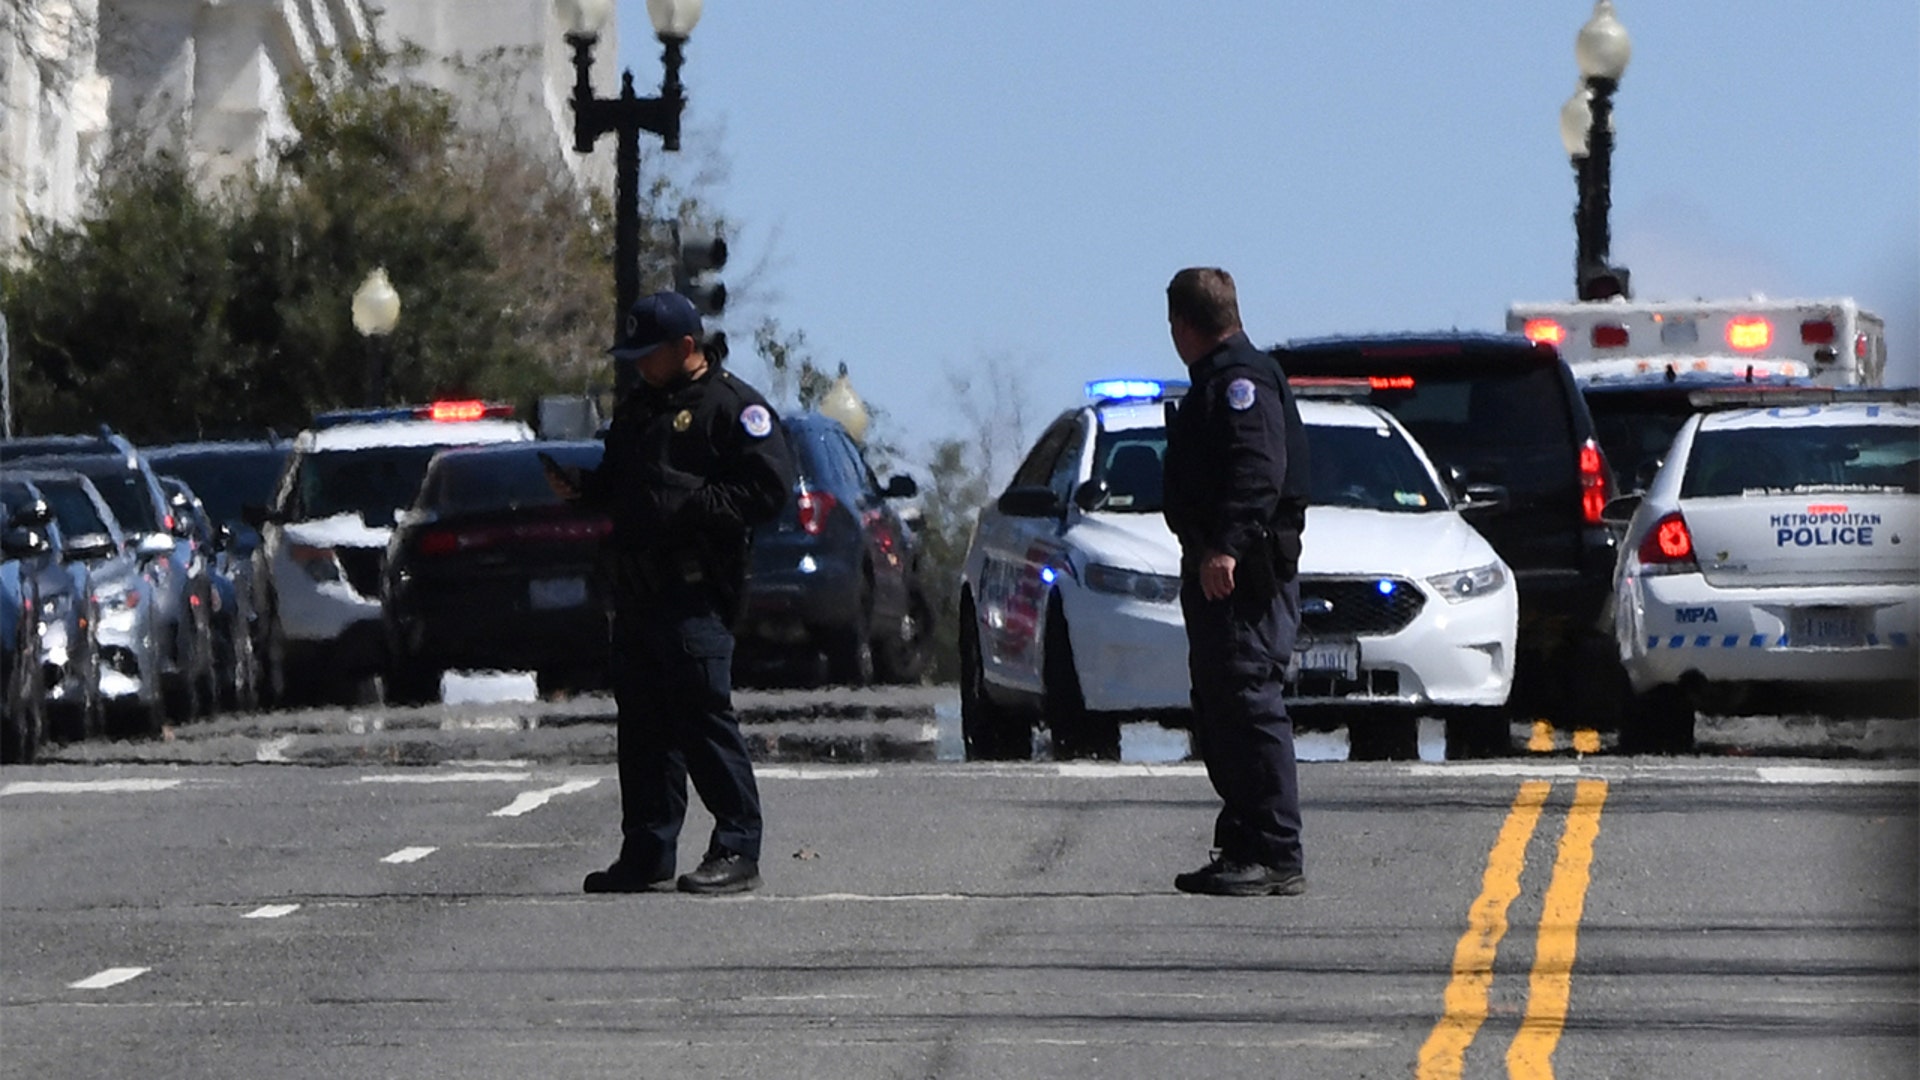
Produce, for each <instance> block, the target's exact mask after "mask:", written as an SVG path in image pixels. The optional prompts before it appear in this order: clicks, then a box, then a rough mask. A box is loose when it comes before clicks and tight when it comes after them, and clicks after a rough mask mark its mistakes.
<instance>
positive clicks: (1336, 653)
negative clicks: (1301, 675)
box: [1293, 641, 1360, 679]
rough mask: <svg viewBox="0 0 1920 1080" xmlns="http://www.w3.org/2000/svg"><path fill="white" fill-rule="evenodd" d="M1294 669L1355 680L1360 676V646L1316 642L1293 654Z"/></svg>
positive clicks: (1345, 643)
mask: <svg viewBox="0 0 1920 1080" xmlns="http://www.w3.org/2000/svg"><path fill="white" fill-rule="evenodd" d="M1293 658H1294V668H1295V669H1296V670H1299V671H1312V672H1316V673H1319V674H1337V675H1341V676H1343V677H1345V678H1349V679H1354V678H1358V677H1359V675H1360V646H1359V645H1358V644H1356V643H1354V642H1351V641H1329V642H1316V643H1314V644H1312V645H1307V646H1305V647H1303V648H1301V649H1299V650H1297V651H1295V653H1294V654H1293Z"/></svg>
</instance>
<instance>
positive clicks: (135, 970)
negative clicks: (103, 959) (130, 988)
mask: <svg viewBox="0 0 1920 1080" xmlns="http://www.w3.org/2000/svg"><path fill="white" fill-rule="evenodd" d="M152 970H153V969H152V968H143V967H117V968H108V969H107V970H105V971H102V972H98V973H96V974H93V975H89V976H87V977H86V978H84V979H81V980H80V981H79V982H76V983H68V984H67V986H68V988H69V989H73V990H105V989H106V988H107V987H109V986H118V985H120V984H121V983H123V982H126V981H127V980H128V979H137V978H139V977H140V976H142V975H145V974H146V973H147V972H149V971H152Z"/></svg>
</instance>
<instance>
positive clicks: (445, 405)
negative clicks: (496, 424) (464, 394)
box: [426, 401, 513, 421]
mask: <svg viewBox="0 0 1920 1080" xmlns="http://www.w3.org/2000/svg"><path fill="white" fill-rule="evenodd" d="M426 414H427V419H429V420H440V421H461V420H486V419H494V418H504V417H508V416H512V415H513V406H511V405H489V404H487V403H486V402H484V401H436V402H434V403H433V404H431V405H429V406H427V408H426Z"/></svg>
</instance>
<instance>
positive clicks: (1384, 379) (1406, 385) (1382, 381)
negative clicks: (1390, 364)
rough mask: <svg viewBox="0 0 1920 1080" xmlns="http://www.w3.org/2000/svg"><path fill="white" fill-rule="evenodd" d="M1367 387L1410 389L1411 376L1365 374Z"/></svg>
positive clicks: (1376, 388)
mask: <svg viewBox="0 0 1920 1080" xmlns="http://www.w3.org/2000/svg"><path fill="white" fill-rule="evenodd" d="M1367 388H1368V389H1369V390H1411V389H1413V376H1411V375H1369V376H1367Z"/></svg>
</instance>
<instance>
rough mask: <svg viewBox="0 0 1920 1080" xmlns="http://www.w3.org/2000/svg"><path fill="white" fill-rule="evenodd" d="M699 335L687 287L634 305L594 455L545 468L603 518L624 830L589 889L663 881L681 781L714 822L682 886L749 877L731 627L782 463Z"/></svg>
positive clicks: (675, 836)
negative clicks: (618, 389) (626, 387)
mask: <svg viewBox="0 0 1920 1080" xmlns="http://www.w3.org/2000/svg"><path fill="white" fill-rule="evenodd" d="M701 339H702V327H701V323H700V314H699V312H697V311H696V310H694V306H693V304H692V302H691V301H689V300H688V299H687V298H686V297H684V296H681V295H680V294H679V293H675V292H658V293H654V294H653V295H652V296H647V297H642V298H641V299H640V300H639V301H637V302H636V303H635V304H634V305H633V308H632V309H631V310H630V311H629V312H628V315H627V319H626V324H625V326H624V327H623V328H622V333H621V335H620V340H619V341H618V343H616V344H615V345H614V347H613V349H612V350H611V351H612V353H613V355H614V358H615V360H616V362H618V363H623V364H631V365H632V366H633V368H634V370H635V372H636V373H637V376H638V377H637V379H636V380H635V383H634V386H633V389H632V390H631V391H630V392H628V393H627V395H626V396H625V397H624V398H623V399H622V400H621V401H620V402H619V404H618V405H616V406H615V408H614V413H613V422H612V423H611V425H610V426H609V427H608V429H607V436H606V444H607V445H606V453H605V455H604V457H603V458H602V460H601V464H600V467H599V468H597V469H594V470H592V471H591V472H584V473H578V472H576V473H569V472H567V471H566V470H563V469H560V468H559V467H558V466H554V465H549V467H548V478H549V480H550V482H551V483H552V484H553V487H554V489H555V490H556V491H557V492H559V493H560V495H561V496H562V497H563V498H567V499H573V500H578V501H580V502H582V503H586V504H588V505H592V506H599V507H604V508H605V509H606V510H607V512H608V513H609V514H610V515H611V516H612V518H613V536H612V539H611V548H612V550H611V555H612V558H611V565H612V568H613V578H614V580H613V594H614V598H615V600H614V622H613V646H612V647H613V655H612V676H613V690H614V699H615V701H616V703H617V704H618V707H619V759H620V765H619V771H620V806H621V822H620V824H621V832H622V836H623V841H622V844H621V848H620V857H619V858H618V859H616V860H614V862H613V865H611V866H609V867H607V868H606V869H605V870H596V871H594V872H593V873H590V874H588V875H587V877H586V882H585V889H586V891H587V892H590V893H606V892H643V891H652V890H657V889H666V888H671V887H673V885H674V884H675V878H674V861H675V855H676V852H677V849H678V846H679V837H680V829H681V826H682V824H683V823H684V822H685V819H686V813H687V781H688V780H689V779H691V780H692V781H693V787H694V790H695V791H696V792H698V793H699V795H700V800H701V802H703V803H704V804H705V805H706V807H707V810H708V811H709V812H710V813H712V815H713V818H714V827H713V834H712V836H711V838H710V839H709V840H708V843H707V849H706V855H705V857H704V858H703V859H702V861H701V863H700V867H699V869H697V870H694V871H693V872H691V873H688V874H683V875H681V876H680V877H679V879H678V887H679V888H680V890H681V891H683V892H691V893H733V892H745V891H747V890H750V889H753V888H756V887H758V886H759V884H760V867H759V862H760V841H761V816H760V794H759V789H758V786H757V785H756V784H755V782H754V776H753V765H752V762H751V761H750V760H749V759H748V756H747V745H746V741H745V740H744V739H743V738H741V735H740V724H739V721H738V718H737V717H736V716H735V714H734V711H733V674H732V664H733V645H734V641H733V624H734V622H735V621H736V619H737V617H738V615H739V611H740V607H741V602H742V600H743V596H744V592H745V587H746V576H747V556H748V544H749V542H750V541H751V539H752V535H753V527H754V526H755V525H758V524H760V523H762V522H765V521H769V520H772V519H773V518H774V516H776V515H777V514H778V513H779V512H780V510H781V508H782V507H784V506H785V505H786V501H787V499H788V498H789V497H790V496H791V494H792V491H793V483H794V470H793V459H792V454H791V452H790V451H789V449H788V447H787V443H786V436H785V434H784V432H783V430H782V429H781V426H780V420H779V417H778V416H776V415H774V412H773V409H772V408H771V407H770V406H768V404H767V400H766V398H764V397H762V396H761V395H760V393H759V391H757V390H755V389H754V388H753V387H751V386H748V385H747V384H746V383H745V382H743V381H741V380H740V379H738V378H736V377H734V375H733V374H732V373H731V372H728V371H725V370H723V369H722V368H721V367H720V365H719V363H718V360H717V358H715V357H714V356H712V355H710V354H709V353H708V352H707V351H706V350H703V349H702V348H701V345H700V342H701Z"/></svg>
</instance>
